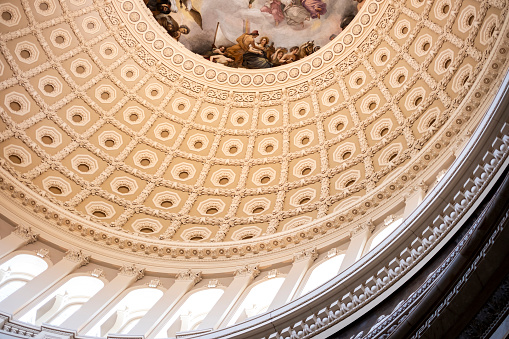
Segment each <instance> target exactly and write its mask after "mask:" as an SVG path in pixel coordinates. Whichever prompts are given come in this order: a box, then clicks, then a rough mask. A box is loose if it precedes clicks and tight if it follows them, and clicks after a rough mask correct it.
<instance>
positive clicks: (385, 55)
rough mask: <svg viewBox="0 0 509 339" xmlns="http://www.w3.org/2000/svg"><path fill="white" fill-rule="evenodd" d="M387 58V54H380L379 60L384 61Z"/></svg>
mask: <svg viewBox="0 0 509 339" xmlns="http://www.w3.org/2000/svg"><path fill="white" fill-rule="evenodd" d="M387 58H388V56H387V54H382V56H381V57H380V60H381V61H382V62H386V61H387Z"/></svg>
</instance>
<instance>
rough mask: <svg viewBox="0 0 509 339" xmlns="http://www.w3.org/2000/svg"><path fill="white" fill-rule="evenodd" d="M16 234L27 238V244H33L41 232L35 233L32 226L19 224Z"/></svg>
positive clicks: (15, 230) (24, 238)
mask: <svg viewBox="0 0 509 339" xmlns="http://www.w3.org/2000/svg"><path fill="white" fill-rule="evenodd" d="M13 232H14V234H15V235H17V236H18V237H20V238H21V239H23V240H25V243H26V244H32V243H34V242H36V241H37V237H38V236H39V234H37V233H34V232H33V231H32V228H31V227H30V226H23V225H18V226H16V228H15V229H14V231H13Z"/></svg>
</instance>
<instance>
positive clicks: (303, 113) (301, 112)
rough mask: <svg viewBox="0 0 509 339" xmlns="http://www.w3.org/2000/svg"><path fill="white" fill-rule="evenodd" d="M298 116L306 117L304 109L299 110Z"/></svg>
mask: <svg viewBox="0 0 509 339" xmlns="http://www.w3.org/2000/svg"><path fill="white" fill-rule="evenodd" d="M299 115H300V116H304V115H306V110H305V109H304V108H301V109H300V110H299Z"/></svg>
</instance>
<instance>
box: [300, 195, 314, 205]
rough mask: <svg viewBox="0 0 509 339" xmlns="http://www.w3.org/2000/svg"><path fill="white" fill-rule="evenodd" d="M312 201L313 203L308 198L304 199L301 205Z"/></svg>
mask: <svg viewBox="0 0 509 339" xmlns="http://www.w3.org/2000/svg"><path fill="white" fill-rule="evenodd" d="M310 201H311V199H310V198H307V197H306V198H304V199H302V200H301V201H299V205H304V204H307V203H308V202H310Z"/></svg>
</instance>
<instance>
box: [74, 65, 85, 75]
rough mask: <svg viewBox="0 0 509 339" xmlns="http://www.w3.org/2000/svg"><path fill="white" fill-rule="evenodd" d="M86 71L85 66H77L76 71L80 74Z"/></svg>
mask: <svg viewBox="0 0 509 339" xmlns="http://www.w3.org/2000/svg"><path fill="white" fill-rule="evenodd" d="M85 71H86V69H85V67H84V66H78V67H76V73H78V74H83V73H85Z"/></svg>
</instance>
